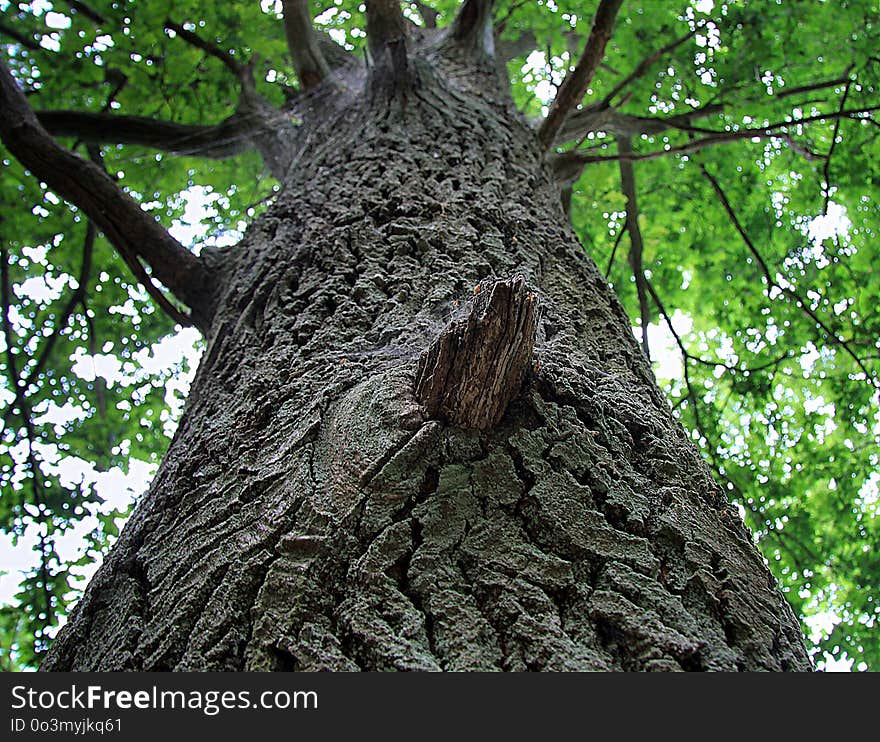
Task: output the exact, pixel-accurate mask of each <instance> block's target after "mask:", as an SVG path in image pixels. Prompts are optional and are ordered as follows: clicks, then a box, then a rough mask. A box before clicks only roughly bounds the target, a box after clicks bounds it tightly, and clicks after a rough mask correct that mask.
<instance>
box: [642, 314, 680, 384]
mask: <svg viewBox="0 0 880 742" xmlns="http://www.w3.org/2000/svg"><path fill="white" fill-rule="evenodd" d="M671 319H672V326H673V327H674V328H675V331H676V332H677V333H678V335H679V337H682V336H684V335H687V334H688V333H689V332H690V331H691V330H692V329H693V326H694V321H693V320H692V319H691V317H690V316H689V315H687V314H685V313H684V312H682V311H680V310H678V309H676V310H675V311H674V312H673V313H672V317H671ZM633 333H634V334H635V336H636V338H638V340H639V341H640V342H641V339H642V328H641V327H633ZM648 344H649V345H650V347H651V361H652V364H653V367H654V374H655V376H656V377H657V379H658V380H660V379H666V380H670V381H671V380H673V379H680V378H681V375H682V360H681V351H680V350H679V349H678V345H677V344H676V342H675V337H674V336H673V335H672V333H671V332H670V331H669V327H668V326H667V325H666V322H660V323H654V322H652V323H650V324H649V325H648Z"/></svg>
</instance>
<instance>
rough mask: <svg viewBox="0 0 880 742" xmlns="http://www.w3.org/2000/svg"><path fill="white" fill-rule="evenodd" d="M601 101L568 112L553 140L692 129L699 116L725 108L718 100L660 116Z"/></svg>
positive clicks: (713, 113)
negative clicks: (637, 113) (604, 104)
mask: <svg viewBox="0 0 880 742" xmlns="http://www.w3.org/2000/svg"><path fill="white" fill-rule="evenodd" d="M600 105H601V104H600ZM600 105H596V106H589V107H587V108H582V109H581V110H580V111H576V112H575V113H573V114H572V115H571V116H569V117H568V119H567V120H566V122H565V124H564V125H563V126H562V128H560V130H559V132H558V134H557V136H556V140H555V141H554V144H562V143H563V142H569V141H572V140H573V139H580V138H583V137H584V136H586V135H587V134H589V133H590V132H596V131H605V132H608V133H610V134H615V135H617V136H624V137H640V136H642V135H643V134H647V135H649V136H651V135H654V134H661V133H663V132H664V131H668V130H669V129H684V130H690V129H691V128H692V124H693V122H694V121H696V120H697V119H701V118H706V117H708V116H714V115H716V114H719V113H721V112H722V110H723V107H722V106H721V105H717V104H715V105H709V106H704V107H702V108H697V109H696V110H693V111H686V112H684V113H679V114H676V115H675V116H668V117H666V118H660V117H656V116H635V115H633V114H630V113H621V112H620V111H618V110H617V109H615V108H606V107H600Z"/></svg>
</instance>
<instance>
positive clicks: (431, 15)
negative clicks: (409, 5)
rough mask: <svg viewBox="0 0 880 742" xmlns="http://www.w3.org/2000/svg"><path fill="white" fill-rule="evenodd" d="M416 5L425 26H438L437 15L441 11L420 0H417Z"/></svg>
mask: <svg viewBox="0 0 880 742" xmlns="http://www.w3.org/2000/svg"><path fill="white" fill-rule="evenodd" d="M415 5H416V10H418V11H419V15H420V16H421V18H422V23H424V24H425V28H437V16H439V15H440V11H439V10H434V8H432V7H431V6H430V5H428V4H427V3H422V2H418V0H416V4H415Z"/></svg>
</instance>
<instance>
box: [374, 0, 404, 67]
mask: <svg viewBox="0 0 880 742" xmlns="http://www.w3.org/2000/svg"><path fill="white" fill-rule="evenodd" d="M366 7H367V48H368V49H369V52H370V58H371V60H372V62H373V64H374V65H376V66H382V65H383V64H384V60H385V58H386V54H388V47H389V46H391V47H397V46H401V45H403V44H405V42H406V36H407V33H406V19H405V18H404V17H403V12H402V11H401V9H400V3H399V2H398V0H366ZM392 61H393V60H392Z"/></svg>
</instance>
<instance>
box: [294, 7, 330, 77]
mask: <svg viewBox="0 0 880 742" xmlns="http://www.w3.org/2000/svg"><path fill="white" fill-rule="evenodd" d="M283 8H284V33H285V36H286V37H287V49H288V51H289V52H290V56H291V59H292V60H293V67H294V69H295V70H296V74H297V77H299V81H300V84H301V85H302V87H303V89H305V90H310V89H311V88H314V87H316V86H318V85H320V84H321V81H322V80H324V78H326V77H327V75H329V74H330V67H329V66H328V64H327V60H325V59H324V55H323V54H322V53H321V47H320V44H319V43H318V35H317V34H316V33H315V29H314V28H313V26H312V17H311V15H310V13H309V1H308V0H284V2H283Z"/></svg>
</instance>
